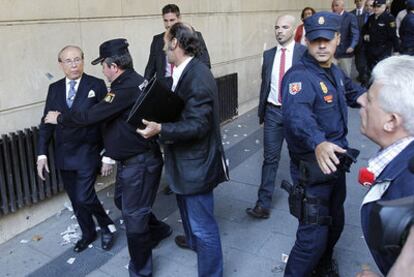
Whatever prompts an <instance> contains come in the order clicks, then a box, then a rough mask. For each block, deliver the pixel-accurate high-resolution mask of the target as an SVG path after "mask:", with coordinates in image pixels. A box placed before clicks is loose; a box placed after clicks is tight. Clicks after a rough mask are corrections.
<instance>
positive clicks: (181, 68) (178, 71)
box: [171, 57, 193, 91]
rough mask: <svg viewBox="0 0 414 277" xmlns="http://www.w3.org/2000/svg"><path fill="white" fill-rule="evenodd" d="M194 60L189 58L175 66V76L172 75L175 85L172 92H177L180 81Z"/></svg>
mask: <svg viewBox="0 0 414 277" xmlns="http://www.w3.org/2000/svg"><path fill="white" fill-rule="evenodd" d="M192 59H193V57H188V58H187V59H185V60H184V61H183V62H182V63H181V64H180V65H179V66H174V70H173V75H172V78H173V85H172V88H171V90H172V91H175V88H176V86H177V84H178V81H179V80H180V77H181V74H183V71H184V69H185V67H186V66H187V64H188V63H189V62H190V61H191V60H192Z"/></svg>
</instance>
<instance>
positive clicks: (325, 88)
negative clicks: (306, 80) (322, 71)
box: [319, 81, 328, 94]
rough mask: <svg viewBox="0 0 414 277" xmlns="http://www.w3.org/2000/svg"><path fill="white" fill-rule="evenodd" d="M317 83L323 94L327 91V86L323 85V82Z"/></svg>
mask: <svg viewBox="0 0 414 277" xmlns="http://www.w3.org/2000/svg"><path fill="white" fill-rule="evenodd" d="M319 84H320V85H321V89H322V92H323V93H325V94H326V93H328V87H327V86H326V85H325V83H324V82H322V81H321V82H319Z"/></svg>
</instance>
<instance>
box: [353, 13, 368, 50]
mask: <svg viewBox="0 0 414 277" xmlns="http://www.w3.org/2000/svg"><path fill="white" fill-rule="evenodd" d="M356 12H357V10H356V9H353V10H352V11H350V13H352V14H353V15H355V16H356V18H357V23H358V29H359V40H358V47H360V46H362V41H363V36H362V27H364V25H365V23H367V21H368V17H369V14H368V13H367V12H366V11H365V10H364V11H362V14H360V15H356Z"/></svg>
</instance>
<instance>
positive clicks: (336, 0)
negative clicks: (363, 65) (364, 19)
mask: <svg viewBox="0 0 414 277" xmlns="http://www.w3.org/2000/svg"><path fill="white" fill-rule="evenodd" d="M332 11H333V12H334V13H336V14H338V15H340V16H341V28H340V30H339V33H340V34H341V41H340V43H339V45H338V47H337V48H336V52H335V59H336V60H337V62H338V66H339V67H340V68H341V69H342V70H343V71H344V73H345V75H346V76H347V77H351V69H352V58H353V56H354V52H355V48H356V47H357V45H358V42H359V28H358V21H357V18H356V16H355V15H353V14H352V13H349V12H347V11H345V3H344V0H333V1H332Z"/></svg>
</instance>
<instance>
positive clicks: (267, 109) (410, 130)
mask: <svg viewBox="0 0 414 277" xmlns="http://www.w3.org/2000/svg"><path fill="white" fill-rule="evenodd" d="M405 4H406V11H407V14H406V16H405V17H404V19H402V22H401V27H400V29H399V36H400V38H398V36H397V32H396V25H395V20H394V17H393V16H392V15H391V14H389V13H388V12H387V11H386V3H385V1H382V0H367V1H366V2H365V3H364V1H361V0H356V1H355V5H356V9H355V10H353V11H352V12H346V11H345V7H344V1H343V0H333V1H332V12H326V11H321V12H316V11H315V10H313V9H312V8H310V7H306V8H305V9H304V10H303V12H302V21H303V24H302V25H300V26H299V27H297V28H296V23H295V18H294V16H292V15H282V16H279V17H278V18H277V19H276V22H275V26H274V29H275V38H276V43H277V46H276V47H274V48H272V49H270V50H266V51H265V52H264V53H263V65H262V74H261V77H262V83H261V87H260V100H259V107H258V116H259V123H260V124H263V125H264V128H263V130H264V136H263V138H264V160H263V165H262V178H261V184H260V187H259V191H258V199H257V201H256V203H255V205H254V207H252V208H247V209H246V212H247V214H248V215H250V216H252V217H254V218H257V219H267V218H269V217H270V215H271V214H270V213H271V206H272V195H273V192H274V188H275V180H276V173H277V169H278V163H279V160H280V153H281V148H282V144H283V141H286V143H287V146H288V149H289V155H290V159H291V161H290V173H291V179H292V184H289V183H287V184H286V187H285V188H286V189H287V190H288V192H289V208H290V212H291V214H292V215H293V216H295V217H296V218H297V219H298V222H299V226H298V229H297V233H296V241H295V244H294V245H293V248H292V250H291V252H290V255H289V259H288V262H287V265H286V270H285V276H293V277H300V276H339V275H338V269H337V264H336V262H335V260H334V258H333V257H334V255H333V254H334V247H335V244H336V242H337V241H338V239H339V237H340V235H341V233H342V230H343V227H344V217H345V212H344V201H345V197H346V178H345V173H346V171H349V168H350V165H351V164H352V162H354V161H355V159H356V157H357V155H358V153H359V151H358V150H356V149H352V148H351V147H350V146H349V144H348V141H347V138H346V136H347V133H348V126H347V113H348V110H347V109H348V108H347V106H350V107H353V108H360V115H361V132H362V133H363V134H364V135H366V136H367V137H368V138H370V139H371V140H372V141H374V142H375V143H376V144H378V145H379V146H380V151H379V152H378V153H376V154H375V155H374V156H373V158H372V159H370V160H369V163H368V168H367V169H366V172H368V173H369V174H371V175H372V180H371V183H369V186H371V189H370V190H369V192H368V193H367V195H366V197H365V198H364V201H363V205H362V209H361V220H362V228H363V231H364V235H365V238H367V239H368V238H369V237H370V235H372V234H370V233H369V232H368V231H367V229H368V227H369V226H370V224H372V223H371V222H370V214H371V213H372V205H374V204H375V203H377V202H378V201H380V200H393V199H398V198H402V197H405V196H410V195H414V187H413V186H412V185H411V183H410V180H411V179H412V177H413V173H411V172H410V170H409V167H408V161H409V160H410V159H411V158H412V157H413V156H414V150H413V149H414V142H413V140H414V127H413V126H414V119H413V118H414V115H413V111H414V81H413V78H412V76H414V57H410V56H409V55H401V56H395V57H391V56H392V55H396V54H397V53H398V52H400V53H401V54H411V55H412V54H413V52H412V51H413V46H412V44H411V43H412V42H413V40H414V38H413V37H412V34H413V30H414V29H413V28H412V27H410V26H412V25H410V24H413V20H412V18H414V14H413V13H414V11H413V10H414V0H408V1H406V3H405ZM371 6H373V9H372V10H371V9H370V7H371ZM366 7H368V8H366ZM371 12H372V14H371V15H370V13H371ZM162 17H163V21H164V26H165V28H166V31H165V32H163V33H161V34H158V35H156V36H154V38H153V41H152V43H151V49H150V56H149V60H148V63H147V66H146V69H145V77H143V76H141V75H140V74H139V73H137V72H136V71H135V70H134V67H133V60H132V57H131V55H130V52H129V48H128V47H129V44H128V42H127V40H126V39H113V40H109V41H105V42H104V43H102V44H101V45H100V47H99V57H98V58H96V59H95V60H93V61H92V64H93V65H96V64H101V66H102V72H103V74H104V76H105V77H106V78H107V80H108V82H109V83H110V88H109V91H107V90H106V88H105V84H104V81H103V80H101V79H97V78H95V77H92V76H89V75H87V74H85V73H84V72H83V65H84V54H83V52H82V50H81V49H80V48H79V47H77V46H72V45H68V46H66V47H64V48H63V49H62V50H61V51H60V52H59V54H58V62H59V64H60V66H61V68H62V71H63V72H64V74H65V77H64V78H63V79H61V80H59V81H57V82H55V83H53V84H51V85H50V87H49V91H48V95H47V99H46V105H45V110H44V115H43V117H42V121H41V125H40V133H39V145H38V149H39V151H38V153H39V156H38V174H39V176H40V177H41V178H42V179H44V178H45V172H48V156H47V155H48V153H47V149H48V144H49V142H50V140H51V138H52V136H55V137H56V151H55V153H56V157H55V161H56V164H57V167H58V169H59V171H60V174H61V176H62V179H63V182H64V186H65V190H66V191H67V193H68V196H69V198H70V200H71V203H72V206H73V208H74V211H75V215H76V217H77V220H78V222H79V225H80V228H81V231H82V237H81V239H80V240H79V241H77V242H76V244H75V247H74V251H76V252H81V251H83V250H85V249H87V247H88V245H89V244H90V243H91V242H93V241H95V240H96V238H97V233H96V231H95V223H94V221H93V217H95V218H96V220H97V222H98V224H99V225H100V228H101V242H102V248H103V249H104V250H109V249H111V247H112V245H113V242H114V233H115V232H116V229H115V227H114V224H113V222H112V220H111V219H110V218H109V217H108V215H106V213H105V211H104V209H103V207H102V205H101V203H100V202H99V199H98V198H97V195H96V192H95V189H94V182H95V179H96V175H97V170H96V169H97V166H98V165H99V164H100V154H101V153H103V155H104V156H103V157H102V168H101V174H102V175H108V174H110V173H111V172H112V170H113V168H112V167H113V165H114V164H115V163H116V164H117V175H116V183H115V195H114V201H115V204H116V206H117V207H118V208H119V209H120V210H121V211H122V217H123V219H124V222H125V227H126V236H127V243H128V250H129V254H130V263H129V268H128V269H129V274H130V276H152V267H153V266H152V249H153V248H154V247H155V246H156V245H157V244H158V243H159V242H160V241H161V240H163V239H165V238H167V237H169V236H170V235H171V233H172V229H171V227H170V226H169V225H167V224H166V223H164V222H162V221H159V220H158V219H157V218H156V216H155V215H154V213H153V211H152V205H153V203H154V201H155V197H156V193H157V190H158V186H159V181H160V177H161V170H162V166H163V165H164V164H165V170H166V176H167V180H168V183H169V189H170V190H171V191H172V192H173V193H175V195H176V200H177V205H178V207H179V211H180V215H181V218H182V223H183V229H184V233H185V235H178V236H176V237H175V243H176V244H177V246H179V247H181V248H186V249H190V250H193V251H195V252H196V253H197V260H198V275H199V276H200V277H211V276H217V277H220V276H223V254H222V248H221V241H220V235H219V226H218V224H217V222H216V219H215V217H214V196H213V190H214V188H215V187H216V186H217V185H218V184H220V183H221V182H224V181H226V180H228V178H229V177H228V168H227V165H226V159H225V153H224V150H223V146H222V140H221V139H222V137H221V134H220V127H219V119H218V98H217V87H216V84H215V80H214V77H213V75H212V73H211V71H210V67H211V63H210V57H209V54H208V51H207V47H206V44H205V42H204V40H203V38H202V35H201V33H200V32H197V31H195V30H194V28H193V27H192V26H190V25H188V24H185V23H183V22H181V16H180V10H179V8H178V6H176V5H174V4H169V5H166V6H165V7H164V8H163V9H162ZM407 26H408V27H407ZM400 39H401V43H400ZM303 44H305V45H303ZM354 56H355V57H354ZM354 60H355V63H356V68H357V69H358V71H359V74H360V75H359V79H360V81H361V82H362V83H363V85H364V86H361V85H360V84H357V83H355V82H353V81H352V79H351V72H352V63H353V61H354ZM154 76H156V78H157V80H159V82H160V84H162V85H163V86H164V87H167V88H168V89H169V90H170V91H171V93H174V94H176V95H177V96H178V97H179V98H180V99H181V100H182V101H183V103H184V105H183V106H184V108H183V110H182V111H181V113H180V115H179V117H178V118H177V119H176V120H174V121H171V122H156V121H150V120H146V119H143V120H142V124H143V127H142V128H137V126H133V125H131V124H129V123H128V122H127V118H128V115H129V114H130V111H131V109H132V107H133V105H134V103H135V102H136V99H137V98H138V96H139V94H140V93H141V92H142V91H143V89H144V88H145V85H146V83H147V80H149V79H151V78H153V77H154ZM368 76H372V77H369V78H370V80H371V81H372V85H371V86H370V87H369V90H368V92H367V87H366V86H367V85H368V79H367V78H368ZM160 146H162V149H163V153H164V155H162V153H161V149H160ZM361 183H362V184H364V185H367V182H365V181H364V182H362V181H361ZM411 244H412V243H411ZM368 246H369V247H370V249H371V252H372V255H373V257H374V259H375V261H376V263H377V265H378V267H379V269H380V271H381V272H382V273H383V274H387V273H388V272H389V271H390V270H391V267H392V266H393V264H394V262H395V261H396V259H397V256H398V253H397V254H395V252H394V253H393V254H389V253H386V252H381V251H376V250H375V249H372V248H371V246H370V245H368ZM405 252H408V253H409V252H410V251H408V250H406V251H405ZM406 259H407V258H406ZM406 259H405V260H406ZM401 260H403V261H405V260H404V259H401ZM399 268H400V267H398V268H397V269H393V270H394V271H396V270H397V272H398V270H402V269H399ZM393 270H391V272H394V271H393ZM400 272H403V271H400ZM361 274H371V273H368V272H365V273H361ZM397 274H398V273H397ZM361 276H363V275H361ZM397 276H398V275H397Z"/></svg>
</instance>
